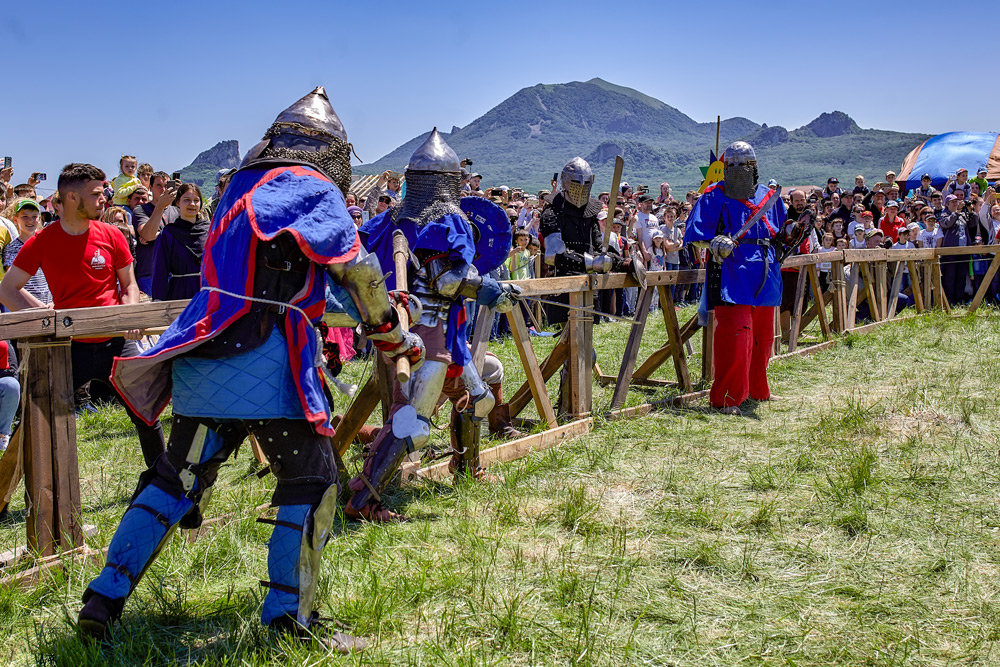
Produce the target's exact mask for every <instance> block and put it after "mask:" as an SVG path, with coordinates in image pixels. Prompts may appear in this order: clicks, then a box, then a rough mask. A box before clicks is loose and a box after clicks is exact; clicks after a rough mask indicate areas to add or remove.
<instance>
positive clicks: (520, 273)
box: [507, 229, 532, 280]
mask: <svg viewBox="0 0 1000 667" xmlns="http://www.w3.org/2000/svg"><path fill="white" fill-rule="evenodd" d="M530 238H531V234H529V233H528V230H526V229H518V230H517V231H515V232H514V247H513V248H511V250H510V253H509V254H508V255H507V270H508V271H510V279H511V280H527V279H528V278H530V277H531V274H530V270H529V268H528V267H529V265H530V264H531V261H532V260H531V253H530V252H529V251H528V240H529V239H530Z"/></svg>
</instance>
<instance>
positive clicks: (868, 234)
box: [865, 227, 885, 239]
mask: <svg viewBox="0 0 1000 667" xmlns="http://www.w3.org/2000/svg"><path fill="white" fill-rule="evenodd" d="M873 236H885V234H883V233H882V230H881V229H879V228H878V227H875V228H873V229H869V230H868V231H867V232H865V238H866V239H870V238H871V237H873Z"/></svg>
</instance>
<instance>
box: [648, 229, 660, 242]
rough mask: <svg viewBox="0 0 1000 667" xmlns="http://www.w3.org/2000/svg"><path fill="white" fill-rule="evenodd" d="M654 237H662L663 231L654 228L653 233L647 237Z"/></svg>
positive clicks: (651, 238)
mask: <svg viewBox="0 0 1000 667" xmlns="http://www.w3.org/2000/svg"><path fill="white" fill-rule="evenodd" d="M655 238H663V232H661V231H660V230H659V229H654V230H653V233H652V234H650V235H649V239H650V240H653V239H655Z"/></svg>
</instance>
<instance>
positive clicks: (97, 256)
mask: <svg viewBox="0 0 1000 667" xmlns="http://www.w3.org/2000/svg"><path fill="white" fill-rule="evenodd" d="M107 264H108V263H107V261H106V260H105V259H104V255H102V254H101V249H100V248H98V249H96V250H94V256H93V257H92V258H91V259H90V268H92V269H97V270H98V271H100V270H101V269H103V268H104V267H105V266H107Z"/></svg>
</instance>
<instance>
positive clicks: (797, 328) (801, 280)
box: [777, 264, 822, 354]
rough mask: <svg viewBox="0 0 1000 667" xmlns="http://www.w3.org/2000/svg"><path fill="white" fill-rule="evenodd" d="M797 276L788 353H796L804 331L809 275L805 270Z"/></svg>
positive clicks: (801, 270)
mask: <svg viewBox="0 0 1000 667" xmlns="http://www.w3.org/2000/svg"><path fill="white" fill-rule="evenodd" d="M809 266H811V267H812V266H815V265H813V264H810V265H809ZM797 275H798V278H796V280H795V302H794V303H793V305H792V318H791V320H789V322H788V351H789V352H794V351H795V348H796V347H798V344H799V334H800V333H801V331H802V329H801V327H802V305H803V302H804V301H805V300H806V279H807V277H808V275H807V273H806V271H805V270H804V269H799V271H798V274H797ZM818 303H822V302H818ZM778 332H779V333H780V332H781V328H780V326H779V328H778ZM777 353H778V354H780V353H781V350H780V349H779V350H778V352H777Z"/></svg>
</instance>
